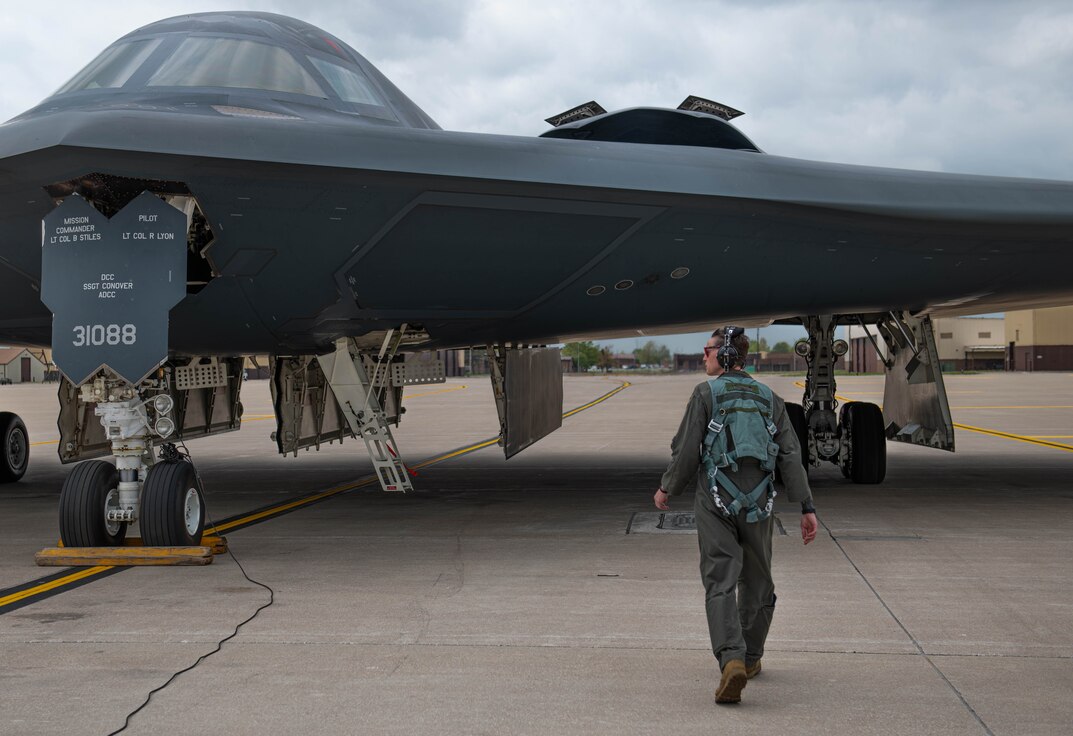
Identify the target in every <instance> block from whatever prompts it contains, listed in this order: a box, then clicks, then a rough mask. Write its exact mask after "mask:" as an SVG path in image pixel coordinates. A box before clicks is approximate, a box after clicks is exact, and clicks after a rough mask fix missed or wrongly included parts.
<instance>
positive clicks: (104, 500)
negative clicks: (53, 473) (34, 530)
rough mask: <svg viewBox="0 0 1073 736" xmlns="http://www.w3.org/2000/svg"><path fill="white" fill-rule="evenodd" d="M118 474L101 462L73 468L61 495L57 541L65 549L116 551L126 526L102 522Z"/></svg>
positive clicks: (115, 485) (104, 520)
mask: <svg viewBox="0 0 1073 736" xmlns="http://www.w3.org/2000/svg"><path fill="white" fill-rule="evenodd" d="M118 485H119V473H118V472H117V471H116V469H115V467H114V466H113V465H111V464H109V463H106V462H104V461H103V460H87V461H85V462H82V463H79V464H78V465H75V466H74V468H72V469H71V472H70V473H68V474H67V477H66V478H64V480H63V489H62V490H61V491H60V539H61V540H62V541H63V546H64V547H117V546H119V545H121V544H123V538H124V537H125V536H126V535H127V525H126V523H125V522H111V523H109V522H108V520H107V519H106V518H105V514H106V513H107V509H108V497H109V494H110V493H112V492H113V491H114V490H115V489H116V487H117V486H118Z"/></svg>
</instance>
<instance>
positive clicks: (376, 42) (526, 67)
mask: <svg viewBox="0 0 1073 736" xmlns="http://www.w3.org/2000/svg"><path fill="white" fill-rule="evenodd" d="M221 9H230V10H266V11H271V12H278V13H283V14H286V15H292V16H295V17H297V18H301V19H302V20H305V21H308V22H310V23H313V24H314V25H317V26H320V27H321V28H323V29H324V30H326V31H329V32H330V33H333V34H335V35H336V36H338V37H340V38H342V39H343V40H344V41H346V42H348V43H349V44H350V45H351V46H353V47H354V48H355V49H356V50H357V51H358V52H359V53H361V54H363V55H364V56H365V57H366V58H368V59H369V61H371V62H372V63H373V64H374V65H376V66H377V67H379V69H380V70H381V71H382V72H384V73H385V74H386V75H387V76H388V77H389V78H391V79H392V80H393V81H394V82H395V83H396V84H397V85H398V86H399V87H400V88H401V89H402V90H403V91H404V92H405V93H406V94H407V95H408V96H409V97H410V98H411V99H413V100H414V102H416V103H417V104H418V105H419V106H421V107H422V108H423V109H424V110H425V111H426V112H427V113H429V114H430V115H431V116H432V117H433V118H434V119H435V120H436V121H437V122H438V123H439V124H440V125H441V126H442V127H444V128H447V129H451V130H467V131H482V132H494V133H511V134H518V135H536V134H538V133H540V132H542V131H543V130H545V129H546V127H547V126H546V124H545V123H544V122H543V120H544V118H546V117H548V116H550V115H551V114H553V113H557V112H561V111H563V110H565V109H567V108H569V107H572V106H574V105H576V104H578V103H581V102H586V101H588V100H591V99H595V100H597V101H598V102H600V103H601V104H602V105H603V106H604V107H605V108H607V109H608V110H614V109H617V108H622V107H632V106H636V105H659V106H669V107H674V106H676V105H677V104H678V103H679V102H681V101H682V100H683V99H684V98H685V97H686V96H687V95H689V94H696V95H700V96H702V97H708V98H711V99H715V100H718V101H720V102H724V103H726V104H728V105H731V106H732V107H736V108H738V109H740V110H744V111H745V112H746V113H747V114H746V115H745V116H744V117H742V118H739V119H738V120H736V121H735V123H736V124H737V125H738V127H740V128H741V130H742V131H743V132H744V133H745V134H746V135H748V136H749V137H750V138H752V139H753V141H755V142H756V143H757V145H759V146H760V147H761V148H762V149H764V150H765V151H767V152H768V153H774V154H779V155H786V156H794V157H799V158H809V159H816V160H823V161H840V162H846V163H858V164H871V165H879V166H894V167H902V168H914V169H928V170H935V171H951V172H963V173H980V174H1000V175H1008V176H1028V177H1043V178H1055V179H1067V180H1073V134H1071V132H1070V131H1071V128H1073V84H1071V80H1073V3H1070V2H1068V1H1067V2H999V1H994V2H992V1H990V0H972V1H971V2H957V1H956V0H945V1H944V2H914V1H913V0H900V1H899V2H897V3H894V2H884V3H879V2H876V3H870V2H863V1H861V2H779V1H771V2H762V1H758V0H752V1H750V2H737V3H734V2H706V1H699V0H677V1H676V0H662V1H661V2H630V1H628V0H607V1H600V0H589V1H588V2H584V3H582V2H577V0H574V1H573V2H559V1H557V0H542V1H541V2H531V3H529V2H520V1H518V0H511V1H510V2H492V1H485V0H425V1H424V2H407V1H406V0H393V1H392V2H383V1H377V0H345V1H344V0H338V1H336V0H328V1H327V2H320V1H312V0H306V1H305V2H293V1H290V0H275V1H270V0H266V1H264V2H243V1H242V0H227V2H226V3H223V4H222V5H221V4H220V3H211V2H201V1H197V2H183V1H182V0H172V1H171V2H156V1H154V0H138V2H116V1H109V2H103V3H86V2H77V3H76V2H65V1H62V0H60V1H55V2H49V3H48V4H47V6H46V5H39V4H37V3H21V2H20V3H16V2H4V3H3V4H2V6H0V79H3V84H2V85H0V119H2V120H6V119H8V118H10V117H12V116H14V115H17V114H18V113H20V112H22V111H23V110H25V109H27V108H29V107H31V106H32V105H34V104H36V103H37V102H39V101H40V100H41V99H43V98H44V97H46V96H47V95H48V94H50V93H51V92H52V91H53V90H55V89H56V88H57V87H59V86H60V85H61V84H62V83H63V82H64V81H66V80H67V79H68V78H70V77H71V76H73V75H74V73H75V72H76V71H78V70H79V69H80V68H81V67H82V66H84V65H85V64H86V63H87V62H89V61H90V60H91V59H92V58H93V57H94V56H95V55H96V54H97V53H98V52H100V51H101V50H102V49H103V48H104V47H106V46H107V45H108V44H110V43H111V42H112V41H113V40H115V39H116V38H118V37H119V36H121V35H123V34H125V33H127V32H129V31H131V30H134V29H135V28H137V27H139V26H142V25H144V24H146V23H150V22H152V21H154V20H159V19H161V18H165V17H170V16H173V15H178V14H181V13H186V12H201V11H206V10H221ZM775 336H776V337H781V336H782V335H781V333H778V334H776V335H775ZM693 341H694V339H693V338H690V340H689V342H690V343H691V342H693ZM676 343H677V341H675V343H672V349H679V348H676V347H675V344H676ZM631 344H632V343H631ZM686 344H687V342H686V341H683V342H682V345H683V347H682V348H680V349H682V350H685V347H684V346H685V345H686Z"/></svg>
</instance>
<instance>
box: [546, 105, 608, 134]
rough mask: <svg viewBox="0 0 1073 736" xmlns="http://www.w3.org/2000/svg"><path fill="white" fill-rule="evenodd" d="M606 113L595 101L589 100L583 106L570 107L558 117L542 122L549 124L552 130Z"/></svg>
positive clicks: (553, 116) (554, 116)
mask: <svg viewBox="0 0 1073 736" xmlns="http://www.w3.org/2000/svg"><path fill="white" fill-rule="evenodd" d="M606 112H607V110H605V109H604V108H603V107H601V106H600V103H598V102H597V101H596V100H591V101H589V102H586V103H585V104H583V105H578V106H577V107H572V108H570V109H569V110H567V111H566V112H561V113H559V114H558V115H552V116H551V117H550V118H545V119H544V122H546V123H550V124H551V126H552V127H553V128H558V127H559V126H560V125H566V124H567V123H573V122H576V121H578V120H584V119H585V118H594V117H596V116H597V115H603V114H604V113H606Z"/></svg>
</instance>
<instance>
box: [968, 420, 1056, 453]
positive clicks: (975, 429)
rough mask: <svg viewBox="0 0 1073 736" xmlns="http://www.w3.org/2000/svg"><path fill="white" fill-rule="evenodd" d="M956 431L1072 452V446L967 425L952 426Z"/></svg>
mask: <svg viewBox="0 0 1073 736" xmlns="http://www.w3.org/2000/svg"><path fill="white" fill-rule="evenodd" d="M954 426H955V427H957V428H958V429H967V430H969V431H970V432H979V433H980V434H986V435H990V436H992V437H1001V438H1003V439H1006V440H1016V441H1018V442H1027V443H1028V444H1030V445H1040V446H1041V447H1051V448H1053V449H1055V450H1065V451H1066V452H1073V445H1063V444H1062V443H1060V442H1045V441H1044V440H1038V439H1033V438H1032V437H1026V436H1024V435H1019V434H1010V433H1009V432H999V431H998V430H994V429H985V428H984V427H973V426H971V425H968V424H957V423H955V424H954Z"/></svg>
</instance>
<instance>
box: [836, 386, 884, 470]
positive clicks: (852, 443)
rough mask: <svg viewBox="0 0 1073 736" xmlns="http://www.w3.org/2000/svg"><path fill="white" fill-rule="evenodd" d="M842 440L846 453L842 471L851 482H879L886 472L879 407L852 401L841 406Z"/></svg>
mask: <svg viewBox="0 0 1073 736" xmlns="http://www.w3.org/2000/svg"><path fill="white" fill-rule="evenodd" d="M840 423H841V425H842V441H843V442H848V443H849V454H848V456H847V457H846V460H845V462H844V463H843V468H842V472H843V474H844V475H846V477H848V478H849V479H850V480H852V481H853V482H854V483H862V484H875V483H882V482H883V478H885V477H886V475H887V432H886V423H885V422H884V421H883V410H882V409H880V408H879V407H878V406H876V405H875V404H870V403H867V402H864V401H853V402H850V403H848V404H846V405H844V406H843V407H842V411H841V422H840Z"/></svg>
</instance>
